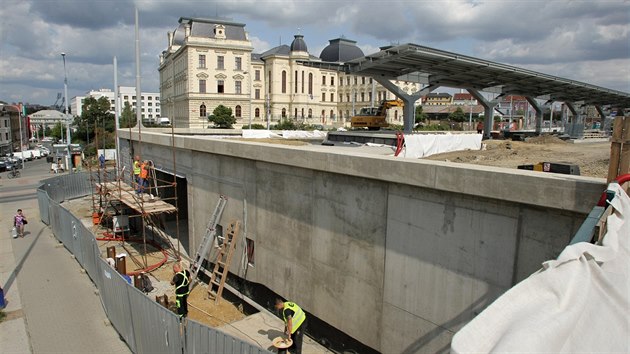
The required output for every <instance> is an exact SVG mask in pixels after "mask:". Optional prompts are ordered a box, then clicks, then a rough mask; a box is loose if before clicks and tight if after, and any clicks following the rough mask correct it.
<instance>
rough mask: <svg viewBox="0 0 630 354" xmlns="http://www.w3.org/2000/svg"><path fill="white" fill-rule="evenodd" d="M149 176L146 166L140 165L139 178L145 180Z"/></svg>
mask: <svg viewBox="0 0 630 354" xmlns="http://www.w3.org/2000/svg"><path fill="white" fill-rule="evenodd" d="M148 176H149V169H148V168H147V165H146V164H144V163H143V164H142V165H140V178H143V179H146V178H147V177H148Z"/></svg>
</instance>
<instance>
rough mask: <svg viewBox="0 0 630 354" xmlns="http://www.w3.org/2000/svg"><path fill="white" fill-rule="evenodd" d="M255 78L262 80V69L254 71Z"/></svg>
mask: <svg viewBox="0 0 630 354" xmlns="http://www.w3.org/2000/svg"><path fill="white" fill-rule="evenodd" d="M254 80H256V81H260V70H256V71H254Z"/></svg>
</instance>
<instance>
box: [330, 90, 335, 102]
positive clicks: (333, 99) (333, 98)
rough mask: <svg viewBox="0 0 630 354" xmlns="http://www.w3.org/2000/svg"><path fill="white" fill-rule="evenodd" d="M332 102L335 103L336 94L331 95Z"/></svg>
mask: <svg viewBox="0 0 630 354" xmlns="http://www.w3.org/2000/svg"><path fill="white" fill-rule="evenodd" d="M330 102H335V94H334V93H332V92H331V93H330Z"/></svg>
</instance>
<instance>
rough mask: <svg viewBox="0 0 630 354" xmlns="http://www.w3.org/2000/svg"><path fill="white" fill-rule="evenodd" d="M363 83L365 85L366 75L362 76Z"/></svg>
mask: <svg viewBox="0 0 630 354" xmlns="http://www.w3.org/2000/svg"><path fill="white" fill-rule="evenodd" d="M361 84H362V85H365V76H361Z"/></svg>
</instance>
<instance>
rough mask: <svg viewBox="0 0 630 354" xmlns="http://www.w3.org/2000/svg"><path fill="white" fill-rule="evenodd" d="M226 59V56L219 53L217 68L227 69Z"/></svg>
mask: <svg viewBox="0 0 630 354" xmlns="http://www.w3.org/2000/svg"><path fill="white" fill-rule="evenodd" d="M224 60H225V58H224V57H223V55H217V69H221V70H223V69H225V63H224Z"/></svg>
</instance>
